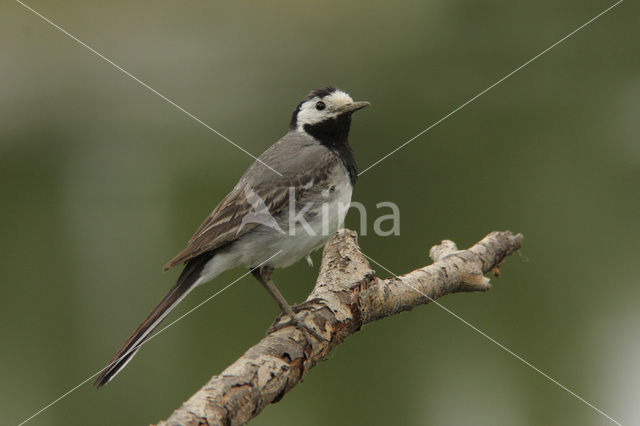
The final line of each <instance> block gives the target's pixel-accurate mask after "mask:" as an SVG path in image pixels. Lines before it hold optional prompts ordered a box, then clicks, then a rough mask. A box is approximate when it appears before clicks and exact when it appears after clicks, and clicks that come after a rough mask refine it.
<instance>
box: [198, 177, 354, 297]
mask: <svg viewBox="0 0 640 426" xmlns="http://www.w3.org/2000/svg"><path fill="white" fill-rule="evenodd" d="M339 169H340V172H341V173H340V178H339V179H336V184H335V187H334V191H332V192H331V193H329V195H328V196H327V197H322V198H317V199H315V200H308V201H306V200H305V201H306V202H313V207H312V208H310V209H309V210H307V213H308V214H307V215H306V216H312V217H311V218H309V219H307V224H308V228H310V230H309V229H308V228H305V227H304V226H303V225H302V224H300V223H295V225H296V226H295V230H294V231H293V232H290V231H289V221H288V218H286V217H285V218H278V222H279V223H280V226H281V228H282V229H283V230H284V233H281V232H279V231H277V230H275V229H273V228H270V227H267V226H263V225H259V226H257V227H256V228H254V229H253V230H251V231H249V232H248V233H246V234H244V235H243V236H242V237H240V238H239V239H238V240H237V241H235V242H234V243H233V244H231V245H230V246H229V247H228V248H226V249H222V250H219V251H218V252H217V253H216V255H215V256H214V257H213V258H212V259H211V260H210V261H209V263H207V264H206V265H205V267H204V270H203V272H202V275H201V276H200V278H199V279H198V281H196V285H200V284H203V283H205V282H207V281H210V280H212V279H214V278H215V277H217V276H218V275H219V274H221V273H222V272H224V271H227V270H229V269H234V268H237V267H241V266H242V267H246V268H252V267H256V266H264V265H266V266H271V267H274V268H284V267H287V266H290V265H292V264H294V263H295V262H297V261H298V260H300V259H302V258H303V257H305V256H306V255H307V254H309V253H310V252H312V251H314V250H317V249H319V248H321V247H323V246H324V244H325V243H326V242H327V241H328V240H329V239H330V238H331V237H332V236H333V235H335V233H336V232H337V230H338V229H339V228H340V227H341V226H342V224H343V223H344V218H345V216H346V213H347V209H348V207H349V204H350V203H351V194H352V191H353V188H352V186H351V182H350V181H349V176H348V174H347V172H346V170H344V168H343V167H342V165H341V166H340V167H339ZM342 172H343V173H342ZM298 211H299V210H298ZM286 216H287V217H288V214H287V215H286ZM291 234H293V235H291Z"/></svg>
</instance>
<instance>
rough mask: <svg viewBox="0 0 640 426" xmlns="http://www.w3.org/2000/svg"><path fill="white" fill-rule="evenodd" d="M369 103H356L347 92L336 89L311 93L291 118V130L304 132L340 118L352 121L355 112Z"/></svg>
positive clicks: (317, 90)
mask: <svg viewBox="0 0 640 426" xmlns="http://www.w3.org/2000/svg"><path fill="white" fill-rule="evenodd" d="M369 105H370V104H369V102H354V100H353V99H351V96H349V95H348V94H347V93H346V92H344V91H342V90H340V89H336V88H335V87H325V88H322V89H316V90H313V91H311V92H310V93H309V94H308V95H307V97H305V98H304V99H303V100H302V102H300V104H299V105H298V107H297V108H296V110H295V111H294V112H293V116H292V117H291V123H290V125H289V127H290V129H291V130H304V129H305V126H315V125H318V124H321V123H323V122H330V121H336V120H338V119H340V118H343V119H347V120H346V121H350V120H349V119H350V118H351V114H353V112H355V111H357V110H359V109H362V108H364V107H366V106H369Z"/></svg>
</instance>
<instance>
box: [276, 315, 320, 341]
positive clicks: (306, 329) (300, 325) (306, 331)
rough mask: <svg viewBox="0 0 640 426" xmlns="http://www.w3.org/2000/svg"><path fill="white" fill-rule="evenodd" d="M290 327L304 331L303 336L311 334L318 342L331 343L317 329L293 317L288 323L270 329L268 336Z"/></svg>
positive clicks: (279, 323) (280, 323)
mask: <svg viewBox="0 0 640 426" xmlns="http://www.w3.org/2000/svg"><path fill="white" fill-rule="evenodd" d="M289 326H293V327H296V328H297V329H298V330H300V331H302V333H303V334H305V335H306V334H310V335H311V336H313V337H314V338H315V339H316V340H319V341H321V342H328V341H329V339H327V338H325V337H323V336H322V335H321V334H320V333H318V332H317V331H316V330H315V329H313V328H311V327H309V326H308V325H306V324H305V323H303V322H302V321H301V320H300V319H299V318H298V317H292V318H290V319H289V320H288V321H284V322H278V323H275V324H273V325H272V326H271V327H269V328H268V329H267V334H271V333H273V332H276V331H278V330H282V329H283V328H286V327H289Z"/></svg>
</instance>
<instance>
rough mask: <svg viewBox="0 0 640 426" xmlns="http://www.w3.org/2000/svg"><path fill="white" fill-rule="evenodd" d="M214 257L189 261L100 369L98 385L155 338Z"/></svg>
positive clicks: (111, 377)
mask: <svg viewBox="0 0 640 426" xmlns="http://www.w3.org/2000/svg"><path fill="white" fill-rule="evenodd" d="M212 257H213V253H210V252H209V253H203V254H201V255H200V256H198V257H195V258H194V259H192V260H190V261H189V262H187V264H186V266H185V268H184V270H183V271H182V273H181V274H180V277H179V278H178V281H177V282H176V283H175V285H174V286H173V287H171V289H170V290H169V292H168V293H167V294H166V296H164V297H163V298H162V300H161V301H160V303H159V304H158V305H157V306H156V307H155V308H154V309H153V311H151V313H150V314H149V315H148V316H147V318H146V319H145V320H144V321H143V322H142V324H140V325H139V326H138V328H136V330H135V331H134V332H133V334H132V335H131V336H130V337H129V339H127V341H126V342H125V343H124V345H122V347H121V348H120V350H119V351H118V352H117V353H116V354H115V356H114V357H113V359H112V360H111V361H110V362H109V364H107V366H106V367H105V368H104V369H103V370H102V371H101V372H100V374H99V375H98V377H97V378H96V380H95V381H94V382H93V385H94V386H96V387H101V386H104V385H106V384H107V383H108V382H109V381H110V380H111V379H113V378H114V377H115V375H116V374H118V373H119V372H120V371H121V370H122V369H123V368H124V367H125V366H126V365H127V364H128V363H129V361H131V358H133V356H134V355H135V354H136V352H137V351H138V350H139V349H140V346H141V345H142V344H143V343H144V342H145V341H146V340H147V339H148V338H149V337H151V332H153V330H155V328H156V327H157V326H158V325H160V322H162V320H163V319H164V318H165V317H166V316H167V315H168V314H169V312H171V310H172V309H173V308H174V307H175V306H176V305H177V304H178V303H180V301H182V299H183V298H184V297H185V296H186V295H187V294H188V293H189V292H190V291H191V290H192V289H193V288H194V286H195V283H196V282H197V281H198V278H200V275H201V273H202V270H203V269H204V266H205V265H206V264H207V262H209V260H211V258H212Z"/></svg>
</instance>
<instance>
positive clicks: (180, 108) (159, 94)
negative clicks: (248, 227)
mask: <svg viewBox="0 0 640 426" xmlns="http://www.w3.org/2000/svg"><path fill="white" fill-rule="evenodd" d="M16 2H18V3H19V4H21V5H22V6H24V7H25V8H26V9H28V10H30V11H31V12H33V13H34V14H35V15H37V16H39V17H40V18H42V19H43V20H44V21H46V22H47V23H49V24H51V25H52V26H53V27H55V28H56V29H58V30H60V31H61V32H62V33H64V34H65V35H67V36H68V37H69V38H71V39H72V40H73V41H75V42H77V43H78V44H80V45H82V46H84V47H86V48H87V49H89V50H90V51H91V52H93V53H94V54H96V55H97V56H98V57H100V58H101V59H103V60H104V61H106V62H108V63H109V64H111V65H113V66H114V67H115V68H117V69H118V70H119V71H121V72H122V73H123V74H125V75H126V76H128V77H131V78H132V79H133V80H135V81H136V82H137V83H139V84H140V85H141V86H142V87H144V88H145V89H147V90H149V91H150V92H151V93H154V94H156V95H158V96H160V97H161V98H162V99H164V100H165V101H167V102H168V103H169V104H170V105H171V106H173V107H175V108H177V109H178V110H180V111H181V112H183V113H184V114H186V115H187V116H189V117H190V118H192V119H194V120H195V121H197V122H198V123H200V124H202V125H203V126H204V127H206V128H207V129H209V130H211V131H212V132H213V133H215V134H216V135H218V136H220V137H221V138H222V139H224V140H225V141H227V142H229V143H230V144H231V145H233V146H235V147H236V148H238V149H239V150H240V151H242V152H244V153H245V154H247V155H248V156H249V157H251V158H253V159H254V160H256V161H257V162H259V163H261V164H262V165H263V166H265V167H267V168H268V169H270V170H271V171H272V172H274V173H276V174H277V175H279V176H282V173H280V172H279V171H277V170H276V169H274V168H273V167H271V166H270V165H268V164H267V163H265V162H264V161H262V160H260V159H259V158H258V157H256V156H255V155H253V154H252V153H250V152H249V151H247V150H246V149H244V148H243V147H241V146H240V145H238V144H237V143H235V142H234V141H232V140H231V139H229V138H228V137H226V136H225V135H223V134H222V133H220V132H219V131H217V130H216V129H214V128H213V127H211V126H210V125H208V124H207V123H205V122H204V121H202V120H200V119H199V118H198V117H196V116H195V115H193V114H192V113H190V112H189V111H187V110H186V109H184V108H183V107H181V106H180V105H178V104H177V103H175V102H174V101H172V100H171V99H169V98H167V97H166V96H165V95H163V94H162V93H160V92H158V91H157V90H156V89H154V88H153V87H151V86H149V85H148V84H147V83H145V82H144V81H142V80H140V79H139V78H138V77H136V76H135V75H133V74H131V73H130V72H129V71H127V70H125V69H124V68H122V67H121V66H120V65H118V64H116V63H115V62H113V61H112V60H111V59H109V58H107V57H106V56H104V55H103V54H102V53H100V52H98V51H97V50H96V49H94V48H93V47H91V46H89V45H88V44H86V43H85V42H83V41H82V40H80V39H79V38H78V37H76V36H74V35H73V34H71V33H70V32H68V31H67V30H65V29H64V28H62V27H60V26H59V25H57V24H56V23H54V22H53V21H51V20H50V19H49V18H47V17H46V16H44V15H42V14H41V13H40V12H38V11H36V10H35V9H33V8H31V7H30V6H28V5H26V4H25V3H23V2H22V1H20V0H16Z"/></svg>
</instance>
